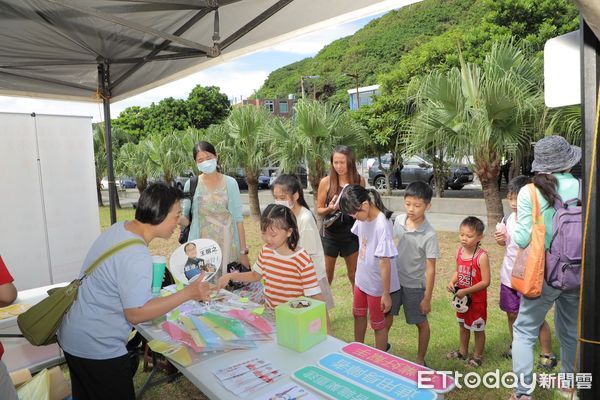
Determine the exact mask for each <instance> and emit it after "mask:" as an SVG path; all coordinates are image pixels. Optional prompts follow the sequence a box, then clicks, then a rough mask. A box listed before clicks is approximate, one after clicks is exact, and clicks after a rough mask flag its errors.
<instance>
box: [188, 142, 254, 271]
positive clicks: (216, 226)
mask: <svg viewBox="0 0 600 400" xmlns="http://www.w3.org/2000/svg"><path fill="white" fill-rule="evenodd" d="M193 156H194V160H195V162H196V165H197V166H198V170H199V171H200V173H201V174H200V176H199V177H198V185H197V186H196V191H195V193H192V194H191V199H190V198H186V199H184V200H183V201H182V212H181V218H180V220H179V224H180V225H181V227H182V228H184V227H186V226H188V225H190V219H189V216H190V215H192V223H191V225H190V233H189V236H188V240H189V241H191V240H194V239H199V238H205V239H212V240H214V241H215V242H217V243H218V244H219V246H220V247H221V251H222V252H223V263H222V265H223V268H221V270H219V272H217V274H216V278H218V277H219V276H221V275H222V274H223V270H225V272H227V271H226V269H227V264H229V263H230V262H232V261H239V262H240V263H241V264H243V265H245V266H246V267H249V266H250V262H249V261H248V247H247V246H246V232H245V231H244V217H243V215H242V202H241V199H240V189H239V187H238V185H237V182H236V181H235V179H233V178H232V177H230V176H227V175H223V174H222V173H220V172H219V171H218V169H217V152H216V150H215V147H214V146H213V145H212V144H210V143H208V142H198V143H196V145H195V146H194V150H193ZM183 191H184V192H186V193H189V191H190V181H189V180H188V181H187V182H186V184H185V186H184V188H183ZM190 212H191V214H190Z"/></svg>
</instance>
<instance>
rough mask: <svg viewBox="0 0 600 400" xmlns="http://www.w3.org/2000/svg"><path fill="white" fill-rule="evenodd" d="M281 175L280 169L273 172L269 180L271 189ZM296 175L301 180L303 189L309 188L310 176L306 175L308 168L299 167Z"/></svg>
mask: <svg viewBox="0 0 600 400" xmlns="http://www.w3.org/2000/svg"><path fill="white" fill-rule="evenodd" d="M279 175H280V171H279V168H277V170H275V171H273V172H271V175H270V176H271V178H270V180H269V187H271V186H273V182H275V180H276V179H277V177H278V176H279ZM295 175H296V176H297V177H298V179H299V180H300V184H302V187H303V188H304V189H306V188H307V187H308V175H307V173H306V168H305V167H304V166H302V165H300V166H298V168H296V172H295Z"/></svg>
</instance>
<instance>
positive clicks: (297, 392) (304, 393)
mask: <svg viewBox="0 0 600 400" xmlns="http://www.w3.org/2000/svg"><path fill="white" fill-rule="evenodd" d="M282 399H285V400H299V399H302V400H319V399H318V397H317V396H315V395H314V394H312V393H310V392H309V391H308V390H306V389H305V388H303V387H302V386H300V385H296V384H293V383H289V384H287V385H285V386H280V387H278V388H277V389H273V390H271V391H270V392H269V393H267V394H266V395H264V396H261V397H260V398H259V400H282Z"/></svg>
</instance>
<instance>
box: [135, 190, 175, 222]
mask: <svg viewBox="0 0 600 400" xmlns="http://www.w3.org/2000/svg"><path fill="white" fill-rule="evenodd" d="M183 198H184V194H183V192H182V191H181V190H180V189H178V188H176V187H172V186H169V185H167V184H165V183H162V182H157V183H152V184H150V185H149V186H148V187H147V188H146V190H144V191H143V192H142V194H141V195H140V199H139V201H138V205H137V208H136V210H135V219H136V220H138V221H139V222H142V223H144V224H150V225H158V224H160V223H161V222H163V221H164V220H165V218H167V215H168V214H169V212H170V211H171V208H172V207H173V205H174V204H175V203H176V202H177V201H179V200H181V199H183Z"/></svg>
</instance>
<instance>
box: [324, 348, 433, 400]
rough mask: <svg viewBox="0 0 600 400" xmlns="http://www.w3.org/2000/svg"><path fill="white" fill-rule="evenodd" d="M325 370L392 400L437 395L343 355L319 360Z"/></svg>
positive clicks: (417, 399) (429, 398) (422, 399)
mask: <svg viewBox="0 0 600 400" xmlns="http://www.w3.org/2000/svg"><path fill="white" fill-rule="evenodd" d="M319 365H320V366H321V367H322V368H324V369H325V370H328V371H331V372H334V373H335V374H337V375H340V376H341V377H343V378H344V379H346V380H349V381H351V382H353V383H358V384H359V385H362V386H364V387H366V388H369V390H370V391H373V392H378V393H380V394H383V395H385V396H388V397H391V398H392V399H403V400H433V399H435V398H436V397H437V394H436V393H434V392H432V391H431V390H428V389H419V388H417V385H416V383H415V382H413V381H408V380H406V379H405V378H401V377H399V376H398V375H392V374H390V373H387V372H384V371H382V370H380V369H378V368H375V367H373V366H371V365H369V364H366V363H364V362H362V361H360V360H358V359H356V358H352V357H349V356H346V355H344V354H338V353H333V354H329V355H326V356H325V357H323V358H321V359H320V360H319Z"/></svg>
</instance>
